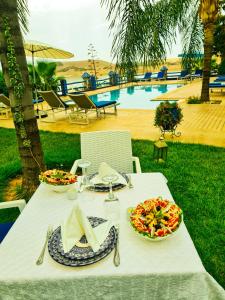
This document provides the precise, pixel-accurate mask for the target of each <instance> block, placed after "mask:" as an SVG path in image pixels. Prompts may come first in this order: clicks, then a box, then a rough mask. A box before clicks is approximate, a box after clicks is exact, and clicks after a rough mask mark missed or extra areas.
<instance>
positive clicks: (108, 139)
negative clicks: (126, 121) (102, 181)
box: [70, 131, 141, 174]
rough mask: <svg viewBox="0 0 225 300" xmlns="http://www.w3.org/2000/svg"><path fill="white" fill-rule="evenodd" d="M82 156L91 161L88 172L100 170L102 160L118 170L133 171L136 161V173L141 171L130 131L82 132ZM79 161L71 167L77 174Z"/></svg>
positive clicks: (72, 171)
mask: <svg viewBox="0 0 225 300" xmlns="http://www.w3.org/2000/svg"><path fill="white" fill-rule="evenodd" d="M80 140H81V158H82V159H86V160H88V161H90V162H91V166H90V167H89V168H88V173H89V174H91V173H96V172H98V168H99V165H100V163H101V162H106V163H108V164H109V165H110V166H111V167H112V168H114V169H115V170H117V171H118V172H123V173H133V172H134V168H133V163H135V169H136V173H141V166H140V161H139V158H138V157H134V156H132V145H131V135H130V132H129V131H93V132H83V133H81V134H80ZM77 164H78V161H77V160H76V161H75V162H74V164H73V167H72V169H71V171H70V172H71V173H73V174H75V173H76V170H77Z"/></svg>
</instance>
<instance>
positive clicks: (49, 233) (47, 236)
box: [36, 225, 53, 266]
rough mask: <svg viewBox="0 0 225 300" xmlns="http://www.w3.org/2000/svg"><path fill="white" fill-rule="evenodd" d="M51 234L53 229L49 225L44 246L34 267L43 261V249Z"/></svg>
mask: <svg viewBox="0 0 225 300" xmlns="http://www.w3.org/2000/svg"><path fill="white" fill-rule="evenodd" d="M52 233H53V228H52V226H51V225H49V226H48V230H47V234H46V238H45V243H44V246H43V248H42V250H41V253H40V256H39V257H38V259H37V260H36V265H38V266H39V265H41V264H42V263H43V261H44V255H45V249H46V247H47V244H48V240H49V239H50V237H51V235H52Z"/></svg>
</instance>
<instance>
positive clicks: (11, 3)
mask: <svg viewBox="0 0 225 300" xmlns="http://www.w3.org/2000/svg"><path fill="white" fill-rule="evenodd" d="M0 8H1V15H0V59H1V63H2V69H3V75H4V78H5V81H6V85H7V88H8V90H9V98H10V104H11V111H12V115H13V121H14V125H15V129H16V135H17V142H18V149H19V155H20V159H21V164H22V174H23V182H22V184H23V188H24V191H25V192H26V193H27V194H28V195H31V194H32V193H33V192H34V191H35V190H36V188H37V186H38V184H39V179H38V175H39V174H40V171H41V170H44V169H45V165H44V161H43V152H42V147H41V142H40V136H39V131H38V126H37V120H36V116H35V113H34V106H33V104H32V90H31V85H30V83H29V76H28V69H27V62H26V57H25V52H24V47H23V39H22V34H21V31H20V25H19V20H18V14H17V1H16V0H1V5H0ZM4 17H7V18H8V23H9V26H10V33H11V38H12V41H13V43H14V47H15V56H16V60H17V64H18V66H19V69H20V71H21V74H22V80H23V82H24V85H25V92H24V95H23V96H22V99H21V100H18V99H17V97H16V95H15V93H14V89H13V86H12V84H11V82H10V74H9V64H8V58H7V44H6V39H5V34H4V25H3V20H4ZM18 101H20V102H21V104H22V112H23V115H24V123H23V124H24V128H25V131H26V135H27V139H28V140H29V141H30V142H31V147H27V146H25V145H24V140H23V138H22V134H21V129H20V126H19V125H18V122H17V121H16V118H15V108H16V105H17V104H18Z"/></svg>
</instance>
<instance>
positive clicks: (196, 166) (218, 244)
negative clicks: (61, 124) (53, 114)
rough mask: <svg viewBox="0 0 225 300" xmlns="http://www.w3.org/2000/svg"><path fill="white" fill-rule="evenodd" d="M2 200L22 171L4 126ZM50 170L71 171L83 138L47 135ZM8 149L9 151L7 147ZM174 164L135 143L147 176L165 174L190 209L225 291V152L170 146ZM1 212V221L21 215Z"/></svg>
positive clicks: (197, 240) (199, 242)
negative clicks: (157, 159) (159, 159)
mask: <svg viewBox="0 0 225 300" xmlns="http://www.w3.org/2000/svg"><path fill="white" fill-rule="evenodd" d="M0 140H1V144H0V201H1V200H2V196H3V190H4V187H5V185H6V183H7V182H8V180H9V178H12V177H15V176H16V175H17V174H19V173H20V162H19V158H18V152H17V146H16V138H15V132H14V130H12V129H3V128H0ZM41 140H42V145H43V150H44V154H45V162H46V164H47V167H48V168H52V167H57V166H59V165H61V164H63V166H64V168H65V169H69V168H70V167H71V165H72V163H73V161H74V160H75V159H77V158H79V157H80V145H79V135H74V134H65V133H52V132H41ZM5 145H7V151H6V146H5ZM168 145H169V151H168V161H167V163H166V164H157V163H156V162H154V161H153V159H152V154H153V144H152V142H150V141H139V140H134V141H133V154H134V155H136V156H139V158H140V161H141V166H142V171H143V172H162V173H163V174H164V175H165V176H166V177H167V179H168V185H169V188H170V191H171V193H172V195H173V197H174V199H175V201H176V203H177V204H178V205H180V206H181V207H182V209H183V211H184V221H185V224H186V226H187V228H188V231H189V233H190V235H191V238H192V240H193V242H194V244H195V247H196V249H197V251H198V253H199V255H200V257H201V260H202V262H203V264H204V266H205V268H206V270H207V271H208V272H209V273H210V274H211V275H212V276H213V277H214V278H215V279H216V280H217V281H218V282H219V283H220V284H221V285H222V286H223V287H225V270H224V263H225V251H224V244H225V236H224V231H225V230H224V229H225V221H224V206H225V197H224V187H225V176H224V170H225V148H217V147H211V146H205V145H191V144H181V143H168ZM11 211H12V210H10V212H9V211H8V210H4V215H3V211H0V212H1V214H0V220H1V222H2V220H4V221H7V220H8V219H13V218H15V217H16V215H17V212H16V211H13V213H12V212H11Z"/></svg>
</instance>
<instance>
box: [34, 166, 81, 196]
mask: <svg viewBox="0 0 225 300" xmlns="http://www.w3.org/2000/svg"><path fill="white" fill-rule="evenodd" d="M39 180H40V181H41V182H42V183H43V184H45V185H46V186H48V187H49V189H50V190H52V191H54V192H58V193H63V192H66V191H68V190H70V189H71V188H75V183H76V182H77V175H74V174H71V173H69V172H65V171H63V170H57V169H53V170H47V171H45V172H42V173H41V174H40V175H39Z"/></svg>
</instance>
